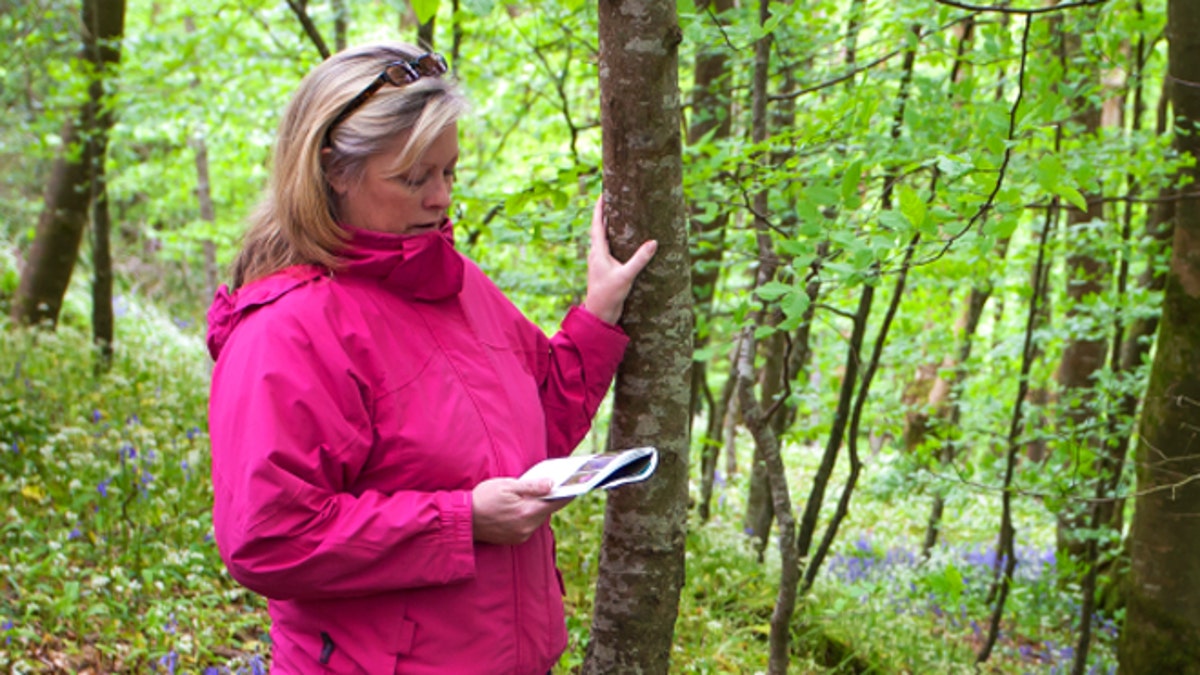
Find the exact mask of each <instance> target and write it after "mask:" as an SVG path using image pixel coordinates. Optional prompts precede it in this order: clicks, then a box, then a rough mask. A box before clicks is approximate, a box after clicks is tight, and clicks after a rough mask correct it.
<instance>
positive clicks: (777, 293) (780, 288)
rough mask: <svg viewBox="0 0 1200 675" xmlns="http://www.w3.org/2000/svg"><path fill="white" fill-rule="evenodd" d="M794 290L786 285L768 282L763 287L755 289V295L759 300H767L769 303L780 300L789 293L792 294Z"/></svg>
mask: <svg viewBox="0 0 1200 675" xmlns="http://www.w3.org/2000/svg"><path fill="white" fill-rule="evenodd" d="M793 290H794V289H793V288H792V287H791V286H789V285H787V284H785V283H781V282H778V281H768V282H767V283H765V284H763V285H762V286H759V287H758V288H756V289H754V294H755V295H757V296H758V297H759V298H761V299H763V300H766V301H767V302H771V301H773V300H778V299H779V298H781V297H783V296H784V295H785V294H787V293H791V292H792V291H793Z"/></svg>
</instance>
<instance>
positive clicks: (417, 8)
mask: <svg viewBox="0 0 1200 675" xmlns="http://www.w3.org/2000/svg"><path fill="white" fill-rule="evenodd" d="M409 2H410V4H412V10H413V13H414V14H416V15H417V21H420V22H421V23H429V20H430V19H432V18H433V17H435V16H437V10H438V0H409Z"/></svg>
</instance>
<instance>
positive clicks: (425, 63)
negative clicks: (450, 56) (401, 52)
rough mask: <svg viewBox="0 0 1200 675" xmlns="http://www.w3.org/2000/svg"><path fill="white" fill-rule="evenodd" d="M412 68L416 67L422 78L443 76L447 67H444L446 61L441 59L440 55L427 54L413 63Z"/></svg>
mask: <svg viewBox="0 0 1200 675" xmlns="http://www.w3.org/2000/svg"><path fill="white" fill-rule="evenodd" d="M413 66H414V67H416V69H417V72H419V73H420V74H421V75H422V76H424V77H437V76H438V75H444V74H445V73H446V71H447V70H449V67H448V66H447V65H446V59H444V58H442V55H441V54H434V53H432V52H431V53H429V54H425V55H424V56H422V57H420V58H418V59H417V60H416V61H413Z"/></svg>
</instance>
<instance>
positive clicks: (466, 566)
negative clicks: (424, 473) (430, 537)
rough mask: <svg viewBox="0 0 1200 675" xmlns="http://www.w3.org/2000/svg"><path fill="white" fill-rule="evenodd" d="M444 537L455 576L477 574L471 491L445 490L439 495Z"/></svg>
mask: <svg viewBox="0 0 1200 675" xmlns="http://www.w3.org/2000/svg"><path fill="white" fill-rule="evenodd" d="M438 502H439V504H438V507H439V510H440V519H441V524H442V538H443V539H444V541H445V543H446V546H447V547H448V550H449V563H450V568H451V569H452V570H454V573H453V576H454V577H457V578H469V577H471V576H473V575H474V574H475V537H474V534H473V529H472V528H473V524H472V521H471V512H472V506H471V492H470V491H469V490H463V491H456V492H444V493H442V494H441V495H439V496H438Z"/></svg>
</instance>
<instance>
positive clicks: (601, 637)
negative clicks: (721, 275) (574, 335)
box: [583, 0, 693, 673]
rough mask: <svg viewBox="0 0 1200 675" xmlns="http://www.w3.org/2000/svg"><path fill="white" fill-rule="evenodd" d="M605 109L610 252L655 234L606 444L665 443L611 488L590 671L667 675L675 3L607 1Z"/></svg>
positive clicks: (675, 381)
mask: <svg viewBox="0 0 1200 675" xmlns="http://www.w3.org/2000/svg"><path fill="white" fill-rule="evenodd" d="M599 19H600V20H599V26H600V112H601V125H602V127H603V150H604V153H603V154H604V185H605V201H606V208H605V213H606V214H607V217H608V225H609V236H610V240H611V241H612V243H613V252H614V254H615V255H617V256H618V257H619V258H625V257H627V256H629V255H630V254H632V252H633V251H634V250H635V249H636V247H637V246H638V245H639V244H640V243H641V242H642V241H644V240H646V239H650V238H653V239H656V240H658V243H659V248H658V254H657V256H656V257H655V260H654V261H652V262H651V263H650V265H649V266H648V267H647V268H646V270H645V271H643V272H642V275H641V277H640V278H639V280H638V283H637V284H636V285H635V286H634V289H633V292H632V294H631V295H630V298H629V301H628V303H627V305H626V310H625V317H624V319H623V325H624V327H625V330H626V332H627V333H629V336H630V338H631V341H630V345H629V349H628V351H627V352H626V355H625V360H624V362H623V363H622V365H621V370H620V371H619V373H618V375H617V383H616V387H615V393H614V397H613V414H612V423H611V427H610V434H609V440H610V443H612V444H613V445H614V446H617V447H630V446H637V445H655V446H657V447H658V450H659V453H660V461H659V468H658V471H657V473H656V475H655V477H654V479H653V480H651V481H647V482H646V483H643V484H640V485H638V486H629V487H627V488H624V489H622V490H619V491H616V492H613V493H612V494H610V496H609V498H608V500H609V501H608V509H607V511H606V514H605V530H604V542H603V546H602V548H601V552H600V571H599V578H598V579H597V582H596V594H595V598H596V605H595V610H594V613H593V616H592V630H591V642H590V643H589V644H588V650H587V657H586V659H585V661H584V664H583V672H584V673H666V672H667V670H668V668H669V666H670V657H671V643H672V639H673V636H674V631H675V618H676V615H677V613H678V607H679V594H680V591H681V589H682V588H683V582H684V552H685V543H686V542H685V539H686V528H687V499H688V486H687V482H688V431H689V426H690V420H691V416H690V411H689V403H690V392H691V367H692V334H693V333H692V330H693V327H692V320H693V317H692V287H691V270H690V264H689V262H690V259H689V255H688V241H687V239H688V237H687V220H686V218H687V212H686V209H685V206H684V203H683V180H682V176H683V160H682V152H681V151H682V138H681V134H680V126H681V125H680V109H679V81H678V73H679V54H678V48H679V43H680V42H681V41H682V39H683V34H682V32H681V31H680V29H679V25H678V23H677V20H676V15H675V3H674V2H661V1H651V0H601V2H600V3H599Z"/></svg>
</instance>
